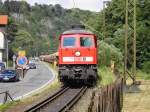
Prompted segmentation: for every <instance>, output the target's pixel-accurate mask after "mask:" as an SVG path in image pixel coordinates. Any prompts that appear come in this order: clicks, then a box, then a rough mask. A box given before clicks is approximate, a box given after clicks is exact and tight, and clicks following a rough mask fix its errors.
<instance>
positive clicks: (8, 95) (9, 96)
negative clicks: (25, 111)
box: [0, 91, 14, 104]
mask: <svg viewBox="0 0 150 112" xmlns="http://www.w3.org/2000/svg"><path fill="white" fill-rule="evenodd" d="M1 94H4V100H3V104H5V103H6V102H7V101H8V98H10V100H11V101H14V100H13V98H12V97H11V95H10V94H9V91H5V92H1V93H0V95H1Z"/></svg>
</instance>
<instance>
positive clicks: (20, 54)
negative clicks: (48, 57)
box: [18, 50, 26, 57]
mask: <svg viewBox="0 0 150 112" xmlns="http://www.w3.org/2000/svg"><path fill="white" fill-rule="evenodd" d="M25 55H26V51H25V50H21V51H19V52H18V56H20V57H23V56H25Z"/></svg>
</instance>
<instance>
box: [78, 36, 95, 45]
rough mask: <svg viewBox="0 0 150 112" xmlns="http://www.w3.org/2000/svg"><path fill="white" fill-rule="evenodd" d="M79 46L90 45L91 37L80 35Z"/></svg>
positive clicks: (91, 43)
mask: <svg viewBox="0 0 150 112" xmlns="http://www.w3.org/2000/svg"><path fill="white" fill-rule="evenodd" d="M80 46H81V47H92V46H93V39H92V38H91V37H80Z"/></svg>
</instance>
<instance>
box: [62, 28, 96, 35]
mask: <svg viewBox="0 0 150 112" xmlns="http://www.w3.org/2000/svg"><path fill="white" fill-rule="evenodd" d="M75 33H83V34H94V33H92V32H91V31H89V30H84V29H73V30H67V31H65V32H63V34H75Z"/></svg>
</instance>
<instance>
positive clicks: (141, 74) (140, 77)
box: [136, 70, 150, 80]
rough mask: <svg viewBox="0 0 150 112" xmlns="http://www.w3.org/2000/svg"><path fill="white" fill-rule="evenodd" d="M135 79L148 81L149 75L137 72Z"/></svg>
mask: <svg viewBox="0 0 150 112" xmlns="http://www.w3.org/2000/svg"><path fill="white" fill-rule="evenodd" d="M136 78H137V79H143V80H150V74H148V73H145V72H142V71H141V70H137V77H136Z"/></svg>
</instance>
